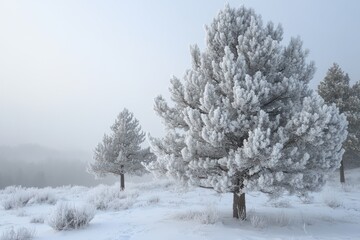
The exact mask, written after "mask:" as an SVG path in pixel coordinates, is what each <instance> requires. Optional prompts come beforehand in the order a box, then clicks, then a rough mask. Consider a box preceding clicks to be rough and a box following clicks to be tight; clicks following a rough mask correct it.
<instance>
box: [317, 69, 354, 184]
mask: <svg viewBox="0 0 360 240" xmlns="http://www.w3.org/2000/svg"><path fill="white" fill-rule="evenodd" d="M318 92H319V95H320V96H321V97H322V98H323V99H324V100H325V102H326V103H327V104H332V103H335V105H336V106H337V107H338V108H339V110H340V113H344V114H345V115H346V118H347V120H348V122H349V125H348V132H349V134H348V135H347V138H346V141H345V142H344V149H345V154H344V155H343V159H342V161H341V165H340V182H345V173H344V161H345V164H346V163H347V162H350V161H351V160H352V158H353V157H354V155H359V153H360V142H359V141H360V132H359V126H360V91H359V83H356V84H354V85H353V86H350V78H349V76H348V74H347V73H345V72H344V71H343V70H342V69H341V68H340V66H339V65H338V64H336V63H334V64H333V66H332V67H331V68H329V70H328V72H327V74H326V76H325V78H324V80H323V81H322V82H320V84H319V86H318Z"/></svg>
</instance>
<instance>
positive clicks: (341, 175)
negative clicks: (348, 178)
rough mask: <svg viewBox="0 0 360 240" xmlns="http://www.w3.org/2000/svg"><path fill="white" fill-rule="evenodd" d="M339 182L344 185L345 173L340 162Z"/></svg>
mask: <svg viewBox="0 0 360 240" xmlns="http://www.w3.org/2000/svg"><path fill="white" fill-rule="evenodd" d="M340 182H341V183H345V172H344V161H343V160H341V163H340Z"/></svg>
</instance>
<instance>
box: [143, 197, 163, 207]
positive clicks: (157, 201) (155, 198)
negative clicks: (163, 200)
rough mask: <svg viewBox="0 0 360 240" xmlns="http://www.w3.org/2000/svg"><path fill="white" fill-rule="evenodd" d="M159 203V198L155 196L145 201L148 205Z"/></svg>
mask: <svg viewBox="0 0 360 240" xmlns="http://www.w3.org/2000/svg"><path fill="white" fill-rule="evenodd" d="M159 202H160V198H159V197H157V196H154V197H151V198H149V199H148V200H147V201H146V203H147V204H148V205H153V204H157V203H159Z"/></svg>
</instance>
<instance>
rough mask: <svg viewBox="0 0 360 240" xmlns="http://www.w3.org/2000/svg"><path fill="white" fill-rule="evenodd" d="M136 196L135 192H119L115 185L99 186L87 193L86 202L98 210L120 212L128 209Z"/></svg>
mask: <svg viewBox="0 0 360 240" xmlns="http://www.w3.org/2000/svg"><path fill="white" fill-rule="evenodd" d="M138 196H139V194H138V193H137V192H136V191H135V192H134V191H130V192H128V191H127V192H125V191H121V192H120V191H119V188H118V187H117V185H115V186H111V187H109V186H104V185H100V186H98V187H96V188H94V189H93V190H92V191H90V192H89V196H88V202H89V203H90V204H92V205H94V206H95V207H96V209H98V210H108V209H112V210H120V209H128V208H130V207H131V206H132V205H133V204H134V203H135V199H136V198H137V197H138Z"/></svg>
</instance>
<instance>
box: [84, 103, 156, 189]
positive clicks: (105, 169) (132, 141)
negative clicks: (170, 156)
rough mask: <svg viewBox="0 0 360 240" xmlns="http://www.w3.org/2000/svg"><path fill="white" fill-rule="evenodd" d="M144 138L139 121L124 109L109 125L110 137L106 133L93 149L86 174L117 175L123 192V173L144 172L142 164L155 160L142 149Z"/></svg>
mask: <svg viewBox="0 0 360 240" xmlns="http://www.w3.org/2000/svg"><path fill="white" fill-rule="evenodd" d="M144 139H145V134H144V132H143V131H142V130H141V127H140V125H139V121H138V120H137V119H136V118H135V117H134V115H133V114H132V113H131V112H129V110H127V109H124V110H123V111H122V112H121V113H120V114H119V115H118V116H117V118H116V120H115V123H114V124H113V125H112V126H111V134H110V135H107V134H105V135H104V137H103V140H102V142H100V143H99V144H98V145H97V147H96V148H95V153H94V160H95V161H94V162H93V163H91V164H90V165H89V172H91V173H94V174H95V175H96V176H98V177H104V176H106V175H107V174H109V173H110V174H113V175H118V176H120V190H124V189H125V173H127V174H137V175H138V174H142V173H143V172H145V169H144V167H143V165H142V163H143V162H145V163H146V162H149V161H151V160H153V159H154V155H153V154H152V153H150V151H149V148H147V149H142V148H141V143H142V142H144Z"/></svg>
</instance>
